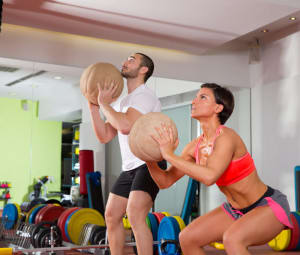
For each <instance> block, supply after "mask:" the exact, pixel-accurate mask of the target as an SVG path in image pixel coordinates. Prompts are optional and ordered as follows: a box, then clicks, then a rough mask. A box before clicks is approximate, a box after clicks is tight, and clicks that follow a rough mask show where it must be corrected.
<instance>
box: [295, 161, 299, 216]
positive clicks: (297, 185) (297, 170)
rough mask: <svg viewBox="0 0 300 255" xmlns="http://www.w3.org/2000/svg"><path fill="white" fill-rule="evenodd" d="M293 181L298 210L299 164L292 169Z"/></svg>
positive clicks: (297, 208) (297, 209)
mask: <svg viewBox="0 0 300 255" xmlns="http://www.w3.org/2000/svg"><path fill="white" fill-rule="evenodd" d="M294 179H295V181H294V183H295V203H296V212H299V211H300V166H295V169H294Z"/></svg>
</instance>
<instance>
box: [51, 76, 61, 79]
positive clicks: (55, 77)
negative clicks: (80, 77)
mask: <svg viewBox="0 0 300 255" xmlns="http://www.w3.org/2000/svg"><path fill="white" fill-rule="evenodd" d="M53 79H55V80H61V79H62V77H61V76H54V77H53Z"/></svg>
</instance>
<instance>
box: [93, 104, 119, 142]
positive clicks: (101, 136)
mask: <svg viewBox="0 0 300 255" xmlns="http://www.w3.org/2000/svg"><path fill="white" fill-rule="evenodd" d="M89 109H90V113H91V119H92V124H93V128H94V131H95V134H96V136H97V138H98V140H99V141H100V142H101V143H108V142H110V141H111V140H112V139H113V138H114V137H115V136H116V135H117V130H116V129H115V128H114V127H113V126H112V125H111V124H110V123H107V122H105V121H104V120H103V119H102V118H101V116H100V113H99V106H97V105H94V104H92V103H89Z"/></svg>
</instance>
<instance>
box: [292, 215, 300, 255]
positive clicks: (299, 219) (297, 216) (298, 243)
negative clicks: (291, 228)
mask: <svg viewBox="0 0 300 255" xmlns="http://www.w3.org/2000/svg"><path fill="white" fill-rule="evenodd" d="M292 214H293V215H294V217H295V219H296V220H297V225H298V228H299V235H300V214H299V213H298V212H292ZM294 250H297V251H298V250H300V237H299V239H298V242H297V245H296V247H295V249H294Z"/></svg>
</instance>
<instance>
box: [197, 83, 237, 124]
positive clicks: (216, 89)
mask: <svg viewBox="0 0 300 255" xmlns="http://www.w3.org/2000/svg"><path fill="white" fill-rule="evenodd" d="M201 88H208V89H211V90H212V91H213V93H214V96H215V100H216V103H217V104H221V105H223V107H224V108H223V111H221V112H220V113H219V114H218V117H219V120H220V123H221V124H222V125H223V124H225V122H226V121H227V120H228V119H229V117H230V115H231V114H232V112H233V108H234V97H233V94H232V92H231V91H230V90H229V89H227V88H224V87H221V86H220V85H218V84H216V83H204V84H202V85H201Z"/></svg>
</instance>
